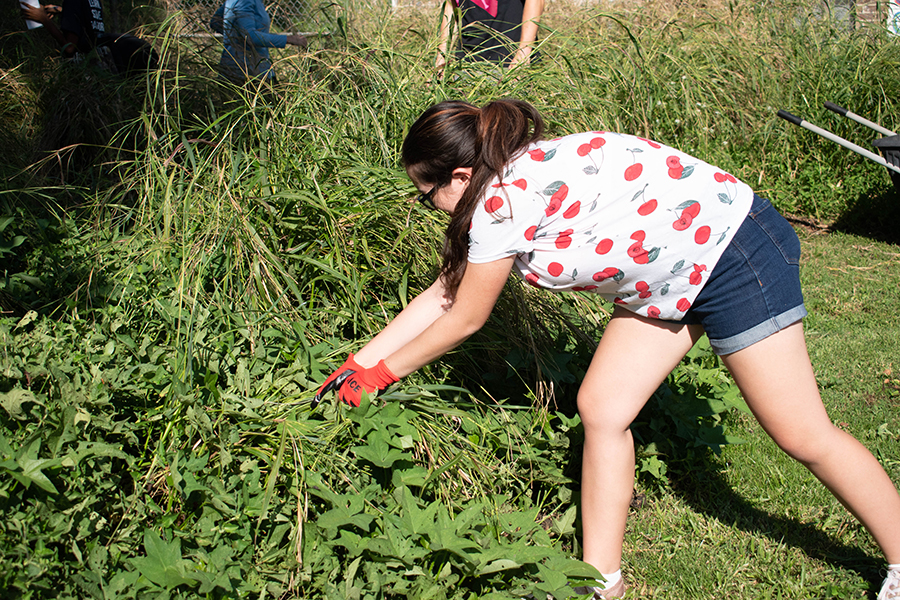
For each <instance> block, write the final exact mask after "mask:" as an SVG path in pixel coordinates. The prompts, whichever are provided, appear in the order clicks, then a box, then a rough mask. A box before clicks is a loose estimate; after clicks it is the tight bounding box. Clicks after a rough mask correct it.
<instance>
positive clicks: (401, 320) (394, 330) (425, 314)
mask: <svg viewBox="0 0 900 600" xmlns="http://www.w3.org/2000/svg"><path fill="white" fill-rule="evenodd" d="M444 294H445V291H444V285H443V283H441V280H440V279H438V280H437V281H435V282H434V283H433V284H432V285H431V287H429V288H428V289H427V290H425V291H424V292H422V293H421V294H419V295H418V296H416V297H415V298H414V299H413V300H412V302H410V303H409V304H407V305H406V308H404V309H403V310H402V311H401V312H400V314H399V315H397V316H396V317H394V319H393V320H392V321H391V322H390V323H388V325H387V326H386V327H385V328H384V329H382V330H381V333H379V334H378V335H376V336H375V337H374V338H372V340H371V341H370V342H369V343H368V344H366V345H365V346H363V348H362V349H361V350H360V351H359V352H357V353H356V356H355V358H356V362H357V363H359V364H360V365H361V366H363V367H372V366H374V365H376V364H377V363H378V361H380V360H381V359H383V358H387V357H388V356H390V355H391V354H393V353H394V352H396V351H397V350H399V349H400V348H402V347H403V346H405V345H406V344H408V343H409V342H411V341H412V340H413V339H414V338H415V337H416V336H417V335H419V334H420V333H422V332H423V331H425V330H426V329H427V328H428V326H429V325H431V324H432V323H434V322H435V321H436V320H437V319H438V317H440V316H441V315H443V314H444V313H445V312H447V310H448V309H449V308H450V300H449V299H448V298H446V296H445V295H444Z"/></svg>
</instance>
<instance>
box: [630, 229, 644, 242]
mask: <svg viewBox="0 0 900 600" xmlns="http://www.w3.org/2000/svg"><path fill="white" fill-rule="evenodd" d="M631 239H633V240H634V241H636V242H643V241H644V240H645V239H647V234H646V233H644V231H643V230H642V229H638V230H637V231H635V232H634V233H632V234H631Z"/></svg>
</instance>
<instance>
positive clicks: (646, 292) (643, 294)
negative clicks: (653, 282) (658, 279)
mask: <svg viewBox="0 0 900 600" xmlns="http://www.w3.org/2000/svg"><path fill="white" fill-rule="evenodd" d="M634 289H636V290H637V291H638V292H639V293H638V298H649V297H650V296H652V295H653V294H652V293H651V292H650V286H649V285H647V282H646V281H638V282H637V283H636V284H634Z"/></svg>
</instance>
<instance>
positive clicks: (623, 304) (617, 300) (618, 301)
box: [613, 298, 628, 306]
mask: <svg viewBox="0 0 900 600" xmlns="http://www.w3.org/2000/svg"><path fill="white" fill-rule="evenodd" d="M613 302H614V303H615V304H621V305H622V306H625V305H626V304H628V303H627V302H625V301H624V300H622V299H621V298H614V299H613Z"/></svg>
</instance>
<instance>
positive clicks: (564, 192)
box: [550, 184, 569, 202]
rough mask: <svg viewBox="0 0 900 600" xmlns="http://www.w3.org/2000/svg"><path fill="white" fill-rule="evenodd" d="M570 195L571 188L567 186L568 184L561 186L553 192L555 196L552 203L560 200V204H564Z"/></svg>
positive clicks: (551, 197) (551, 200) (551, 199)
mask: <svg viewBox="0 0 900 600" xmlns="http://www.w3.org/2000/svg"><path fill="white" fill-rule="evenodd" d="M568 195H569V186H567V185H566V184H562V185H561V186H559V189H558V190H556V191H555V192H553V195H552V196H550V202H553V201H554V200H559V201H560V202H562V201H563V200H565V199H566V196H568Z"/></svg>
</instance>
